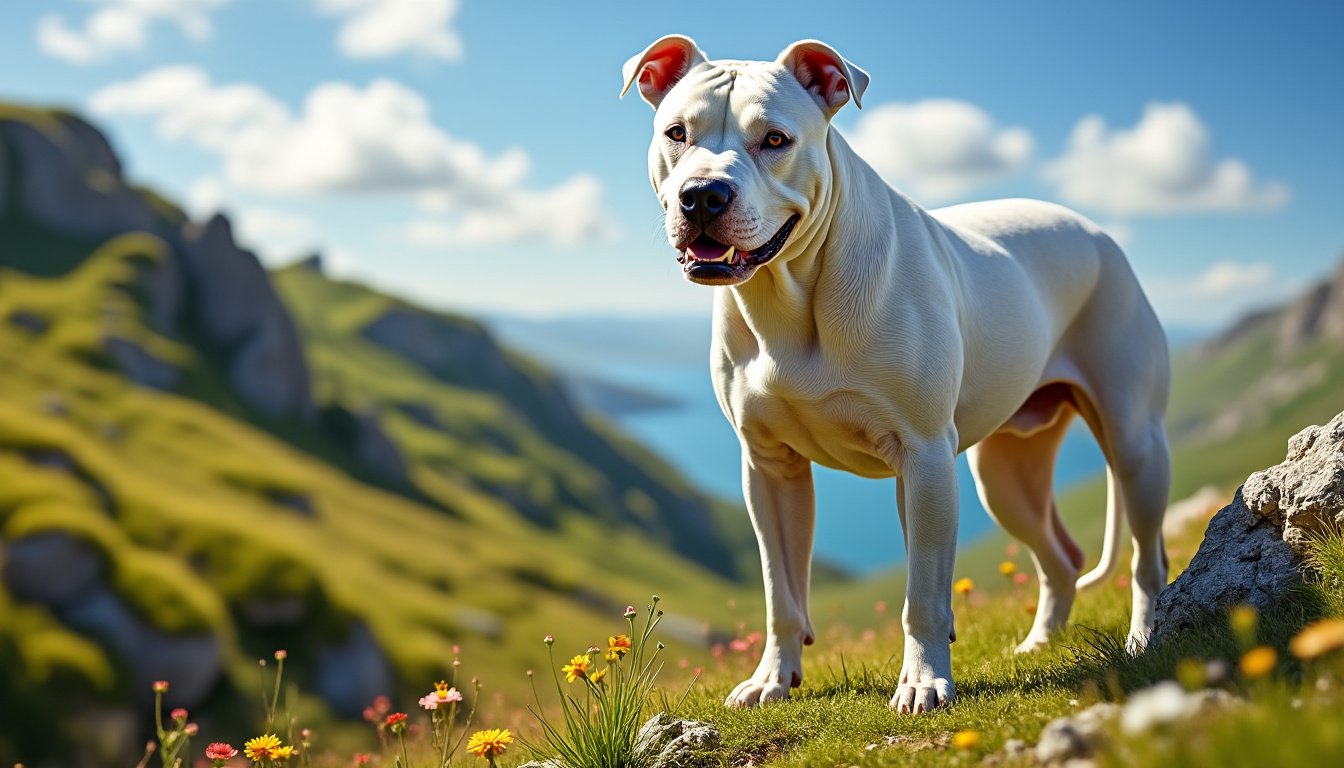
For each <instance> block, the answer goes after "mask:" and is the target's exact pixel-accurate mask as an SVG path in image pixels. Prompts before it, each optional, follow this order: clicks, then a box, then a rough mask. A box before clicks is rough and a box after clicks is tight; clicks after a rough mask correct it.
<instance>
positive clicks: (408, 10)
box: [316, 0, 462, 61]
mask: <svg viewBox="0 0 1344 768" xmlns="http://www.w3.org/2000/svg"><path fill="white" fill-rule="evenodd" d="M316 1H317V8H318V10H319V11H321V12H323V13H327V14H330V15H335V16H340V17H341V18H342V19H343V22H342V24H341V32H340V40H339V42H340V46H341V51H342V52H343V53H344V54H345V55H347V56H350V57H351V58H356V59H377V58H385V57H388V56H394V55H396V54H399V53H415V54H420V55H422V56H428V57H430V58H435V59H443V60H446V61H457V60H459V59H461V58H462V38H460V37H459V36H458V34H457V31H456V30H454V29H453V26H452V22H453V17H454V16H456V15H457V0H316Z"/></svg>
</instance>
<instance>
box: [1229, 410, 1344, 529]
mask: <svg viewBox="0 0 1344 768" xmlns="http://www.w3.org/2000/svg"><path fill="white" fill-rule="evenodd" d="M1242 497H1243V498H1244V499H1245V501H1246V506H1247V507H1249V508H1250V510H1251V511H1252V512H1254V513H1256V514H1257V515H1260V516H1261V517H1263V518H1265V519H1267V520H1270V521H1272V522H1273V524H1274V526H1275V527H1276V528H1278V529H1281V530H1282V531H1283V540H1284V542H1286V543H1287V544H1288V546H1290V547H1292V548H1293V551H1294V552H1296V553H1297V554H1299V555H1306V554H1307V546H1308V543H1309V541H1310V540H1311V538H1312V537H1313V536H1319V535H1321V534H1324V533H1329V532H1336V531H1339V530H1341V529H1344V413H1340V414H1339V415H1338V416H1336V417H1335V418H1333V419H1331V421H1330V423H1329V424H1326V425H1325V426H1323V427H1308V428H1306V429H1304V430H1302V431H1301V432H1299V433H1297V434H1296V435H1294V436H1293V438H1292V439H1291V440H1289V441H1288V456H1287V458H1286V459H1284V461H1283V463H1281V464H1279V465H1278V466H1274V467H1270V468H1269V469H1266V470H1263V471H1261V472H1256V473H1255V474H1253V475H1251V476H1250V478H1248V479H1247V480H1246V484H1245V485H1244V486H1242Z"/></svg>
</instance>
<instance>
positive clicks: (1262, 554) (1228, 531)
mask: <svg viewBox="0 0 1344 768" xmlns="http://www.w3.org/2000/svg"><path fill="white" fill-rule="evenodd" d="M1341 527H1344V413H1341V414H1339V415H1338V416H1336V417H1335V418H1334V419H1332V420H1331V421H1330V423H1329V424H1327V425H1325V426H1323V427H1309V428H1307V429H1305V430H1303V431H1302V432H1299V433H1298V434H1297V435H1296V436H1294V437H1293V438H1292V439H1291V440H1289V442H1288V455H1287V458H1286V459H1285V460H1284V461H1283V463H1281V464H1279V465H1278V466H1276V467H1271V468H1270V469H1267V470H1264V471H1261V472H1257V473H1255V474H1253V475H1251V477H1250V478H1249V479H1247V481H1246V483H1245V485H1243V486H1242V487H1241V488H1240V489H1239V490H1238V491H1237V495H1236V497H1235V498H1234V499H1233V500H1232V503H1231V504H1229V505H1227V506H1226V507H1224V508H1223V509H1222V510H1221V511H1220V512H1218V514H1216V515H1214V517H1213V519H1212V520H1211V521H1210V522H1209V527H1208V529H1207V530H1206V531H1205V533H1204V540H1203V542H1201V543H1200V546H1199V551H1198V552H1197V553H1195V557H1194V559H1193V560H1191V561H1190V566H1189V567H1188V568H1186V569H1185V571H1184V572H1183V573H1182V574H1181V575H1180V577H1179V578H1177V579H1176V581H1174V582H1172V583H1171V584H1170V585H1168V586H1167V588H1166V589H1164V590H1163V591H1162V593H1161V594H1160V595H1158V598H1157V606H1156V625H1155V627H1154V630H1153V635H1152V638H1151V642H1152V643H1154V644H1158V643H1161V642H1163V641H1165V639H1167V638H1169V637H1172V636H1174V635H1177V634H1179V633H1180V632H1182V631H1185V630H1188V629H1193V628H1194V627H1196V626H1198V625H1199V624H1200V623H1201V622H1203V621H1204V620H1206V619H1207V618H1208V617H1209V616H1210V615H1211V614H1217V613H1221V612H1224V611H1226V610H1227V609H1228V608H1230V607H1231V606H1233V605H1238V604H1243V603H1245V604H1249V605H1253V606H1255V607H1256V608H1257V609H1259V610H1261V611H1265V610H1268V609H1270V608H1271V607H1272V606H1274V605H1275V604H1276V603H1278V602H1279V601H1280V600H1283V599H1285V598H1287V597H1288V595H1289V593H1290V592H1292V591H1293V590H1295V589H1297V588H1298V587H1299V586H1300V585H1301V583H1302V570H1301V569H1302V563H1303V556H1304V554H1305V550H1306V544H1307V541H1308V539H1309V537H1310V536H1311V535H1313V534H1317V533H1320V532H1324V531H1327V530H1332V529H1333V530H1340V529H1341Z"/></svg>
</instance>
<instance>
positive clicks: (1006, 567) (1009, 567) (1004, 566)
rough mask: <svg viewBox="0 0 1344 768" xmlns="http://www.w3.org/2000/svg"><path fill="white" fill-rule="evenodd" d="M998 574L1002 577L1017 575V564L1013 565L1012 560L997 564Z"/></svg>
mask: <svg viewBox="0 0 1344 768" xmlns="http://www.w3.org/2000/svg"><path fill="white" fill-rule="evenodd" d="M999 573H1001V574H1003V575H1004V576H1012V575H1013V574H1014V573H1017V563H1014V562H1013V561H1012V560H1004V561H1003V562H1002V563H999Z"/></svg>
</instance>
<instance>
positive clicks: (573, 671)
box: [560, 653, 593, 683]
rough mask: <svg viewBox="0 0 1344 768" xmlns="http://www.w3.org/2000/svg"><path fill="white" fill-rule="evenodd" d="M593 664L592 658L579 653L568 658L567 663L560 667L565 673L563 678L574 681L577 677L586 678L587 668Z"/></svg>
mask: <svg viewBox="0 0 1344 768" xmlns="http://www.w3.org/2000/svg"><path fill="white" fill-rule="evenodd" d="M592 665H593V658H592V657H591V656H589V655H588V654H586V653H584V654H580V655H578V656H575V657H574V658H572V659H570V660H569V663H568V664H566V665H565V666H563V667H561V668H560V671H561V672H564V673H565V680H567V681H568V682H571V683H572V682H574V681H575V680H578V679H579V678H581V677H582V678H587V677H588V670H589V669H590V668H591V667H592Z"/></svg>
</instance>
